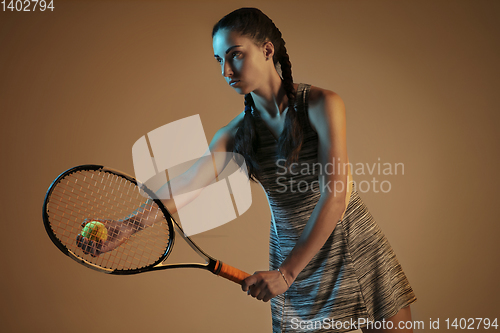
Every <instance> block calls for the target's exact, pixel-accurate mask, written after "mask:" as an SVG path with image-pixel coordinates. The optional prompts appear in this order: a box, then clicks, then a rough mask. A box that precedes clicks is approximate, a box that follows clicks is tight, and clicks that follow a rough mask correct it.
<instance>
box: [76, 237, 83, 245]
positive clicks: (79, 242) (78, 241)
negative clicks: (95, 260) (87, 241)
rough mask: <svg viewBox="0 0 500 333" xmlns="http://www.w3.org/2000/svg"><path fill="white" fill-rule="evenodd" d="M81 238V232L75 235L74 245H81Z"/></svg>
mask: <svg viewBox="0 0 500 333" xmlns="http://www.w3.org/2000/svg"><path fill="white" fill-rule="evenodd" d="M82 238H83V236H82V234H78V235H77V236H76V246H78V247H82Z"/></svg>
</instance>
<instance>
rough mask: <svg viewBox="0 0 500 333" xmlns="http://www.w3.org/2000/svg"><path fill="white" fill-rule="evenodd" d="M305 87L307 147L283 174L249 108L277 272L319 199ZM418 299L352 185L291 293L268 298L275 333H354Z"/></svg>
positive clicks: (301, 107)
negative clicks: (339, 215)
mask: <svg viewBox="0 0 500 333" xmlns="http://www.w3.org/2000/svg"><path fill="white" fill-rule="evenodd" d="M309 89H310V85H306V84H300V85H299V87H298V89H297V103H296V108H297V111H298V112H303V114H302V119H303V125H304V142H303V148H302V150H301V152H300V155H299V160H298V163H297V164H296V167H295V168H294V169H292V173H285V168H284V160H280V159H278V154H277V141H276V139H275V138H274V136H273V135H272V134H271V132H270V131H269V129H268V128H267V126H266V124H265V123H264V122H263V120H262V119H261V118H260V115H259V113H258V112H254V111H252V115H253V117H254V120H255V124H256V131H257V136H258V140H259V141H258V150H257V156H258V158H257V162H258V164H259V167H260V170H261V175H260V178H259V182H260V184H261V185H262V187H263V188H264V191H265V193H266V195H267V198H268V201H269V205H270V208H271V214H272V221H271V230H270V246H269V268H270V270H276V269H277V268H278V267H279V266H280V265H281V263H282V262H283V260H285V258H286V257H287V255H288V254H289V253H290V251H291V250H292V249H293V247H294V246H295V244H296V243H297V241H298V239H299V237H300V235H301V233H302V230H303V229H304V227H305V225H306V223H307V221H308V220H309V217H310V215H311V213H312V211H313V209H314V207H315V206H316V204H317V202H318V200H319V198H320V191H319V190H320V189H319V184H318V182H317V180H318V174H319V172H320V169H319V166H318V164H317V162H318V156H317V153H318V137H317V134H316V132H315V131H314V130H313V129H312V128H311V125H310V123H309V120H308V116H307V112H308V104H307V102H308V93H309ZM315 163H316V165H315ZM415 301H416V297H415V294H414V293H413V290H412V288H411V286H410V284H409V282H408V280H407V278H406V276H405V274H404V272H403V270H402V268H401V265H400V263H399V262H398V260H397V258H396V256H395V254H394V252H393V250H392V248H391V246H390V244H389V242H388V241H387V239H386V237H385V236H384V234H383V233H382V231H381V230H380V228H379V227H378V225H377V224H376V223H375V221H374V219H373V217H372V215H371V214H370V212H369V211H368V209H367V207H366V206H365V204H364V203H363V201H362V200H361V198H360V196H359V194H358V192H357V191H356V189H355V188H353V189H352V192H351V196H350V200H349V204H348V207H347V209H346V211H345V214H344V216H343V219H342V220H341V221H339V222H338V223H337V225H336V227H335V229H334V231H333V232H332V234H331V235H330V237H329V238H328V240H327V241H326V243H325V244H324V246H323V247H322V248H321V250H320V251H319V252H318V253H317V254H316V255H315V256H314V257H313V259H312V260H311V261H310V262H309V264H308V265H307V266H306V267H305V268H304V269H303V270H302V272H301V273H300V274H298V276H297V278H296V280H295V281H294V283H293V284H292V285H291V287H290V288H289V289H288V291H287V292H286V293H284V294H282V295H278V296H276V297H274V298H273V299H272V300H271V312H272V320H273V332H347V331H351V330H354V329H356V328H355V327H352V326H351V325H350V324H351V323H353V322H354V323H361V324H363V320H364V322H367V321H372V322H373V321H378V320H382V319H384V318H385V319H386V318H389V317H391V316H393V315H395V314H396V313H397V312H398V311H399V310H400V309H401V308H403V307H406V306H407V305H409V304H411V303H413V302H415ZM358 320H359V321H358ZM347 322H349V323H350V324H347ZM340 325H342V327H340ZM364 326H365V325H360V326H358V327H357V328H360V327H364Z"/></svg>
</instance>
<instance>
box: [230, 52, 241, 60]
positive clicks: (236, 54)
mask: <svg viewBox="0 0 500 333" xmlns="http://www.w3.org/2000/svg"><path fill="white" fill-rule="evenodd" d="M240 55H241V52H240V51H235V52H233V54H232V56H233V58H239V56H240Z"/></svg>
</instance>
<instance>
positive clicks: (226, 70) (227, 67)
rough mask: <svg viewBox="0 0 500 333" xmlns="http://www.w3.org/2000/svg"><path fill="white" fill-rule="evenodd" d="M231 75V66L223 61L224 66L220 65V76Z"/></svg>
mask: <svg viewBox="0 0 500 333" xmlns="http://www.w3.org/2000/svg"><path fill="white" fill-rule="evenodd" d="M233 74H234V73H233V69H232V68H231V65H230V64H229V63H228V62H227V61H224V64H223V65H222V76H224V77H230V76H233Z"/></svg>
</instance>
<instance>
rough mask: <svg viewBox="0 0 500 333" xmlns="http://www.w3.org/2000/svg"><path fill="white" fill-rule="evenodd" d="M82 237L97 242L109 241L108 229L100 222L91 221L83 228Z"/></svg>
mask: <svg viewBox="0 0 500 333" xmlns="http://www.w3.org/2000/svg"><path fill="white" fill-rule="evenodd" d="M82 236H83V237H86V238H88V239H90V240H93V241H95V242H99V241H103V242H104V241H106V239H108V229H106V227H105V226H104V224H102V223H101V222H99V221H90V222H89V223H87V224H86V225H85V227H83V230H82Z"/></svg>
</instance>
